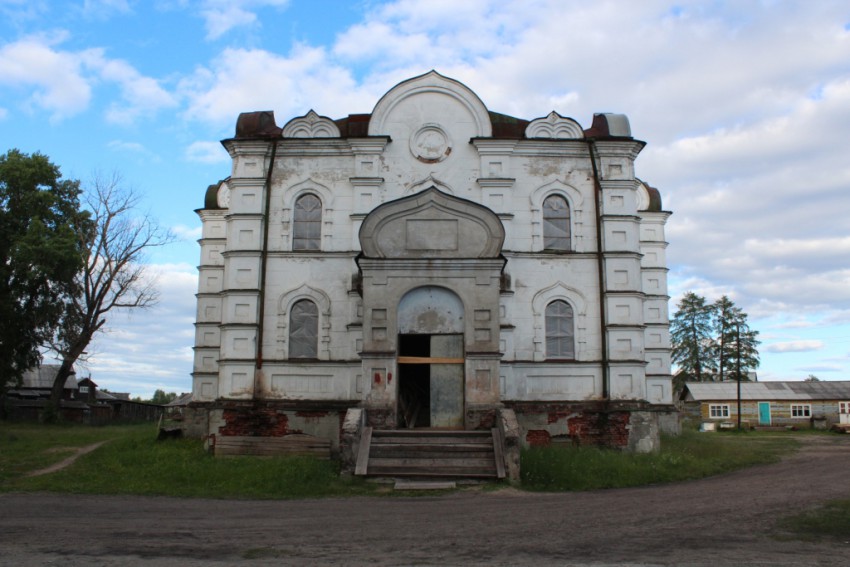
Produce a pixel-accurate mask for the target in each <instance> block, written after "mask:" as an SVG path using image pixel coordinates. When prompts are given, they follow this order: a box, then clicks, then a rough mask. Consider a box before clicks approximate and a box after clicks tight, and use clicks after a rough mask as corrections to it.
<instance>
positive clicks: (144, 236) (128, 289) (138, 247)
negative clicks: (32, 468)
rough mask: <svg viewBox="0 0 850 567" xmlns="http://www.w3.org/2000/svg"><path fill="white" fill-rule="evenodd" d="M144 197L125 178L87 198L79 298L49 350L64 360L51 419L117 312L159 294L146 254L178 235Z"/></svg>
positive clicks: (99, 184)
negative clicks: (149, 210) (143, 207)
mask: <svg viewBox="0 0 850 567" xmlns="http://www.w3.org/2000/svg"><path fill="white" fill-rule="evenodd" d="M139 200H140V197H139V195H138V194H137V193H135V192H134V191H133V190H132V189H128V188H126V187H125V186H124V185H123V184H122V179H121V176H120V175H118V174H112V175H111V176H109V177H108V178H104V177H102V176H100V175H98V176H96V177H95V179H94V182H93V184H92V187H91V189H90V190H89V191H88V192H87V193H86V195H85V196H84V198H83V203H84V207H83V208H85V209H87V210H88V212H89V214H90V218H89V220H88V222H87V223H81V226H82V228H81V229H80V230H79V232H78V238H79V239H80V243H81V245H82V248H83V249H84V251H85V252H84V264H83V268H82V270H81V271H80V273H79V274H78V275H77V277H78V279H79V281H78V287H79V293H78V294H77V295H75V296H73V297H72V298H71V299H70V300H69V301H68V302H67V304H66V308H65V313H64V316H63V319H62V322H61V325H60V327H59V331H58V332H57V333H56V335H55V336H54V339H53V341H52V342H51V344H50V345H49V348H50V349H51V350H53V351H54V352H55V353H56V354H57V355H58V356H59V357H60V358H61V360H62V363H61V365H60V367H59V372H58V373H57V374H56V378H55V380H54V381H53V389H52V391H51V396H50V401H49V403H48V405H47V407H46V408H45V418H46V419H52V418H55V417H56V416H57V415H58V412H59V403H60V400H61V398H62V390H63V388H64V385H65V381H66V380H67V379H68V376H70V375H71V372H72V371H73V367H74V364H75V363H76V362H77V361H78V360H80V359H81V357H83V356H84V355H85V353H86V348H87V347H88V345H89V343H90V342H91V341H92V339H93V338H94V337H95V335H96V334H97V333H98V331H101V330H102V329H103V327H104V325H105V324H106V321H107V316H108V314H109V313H110V312H111V311H112V310H113V309H133V308H142V309H144V308H148V307H151V306H153V305H155V304H156V303H157V300H158V297H159V294H158V291H157V288H156V285H155V281H154V279H153V278H151V277H149V274H146V269H145V268H146V266H145V263H144V260H145V255H146V252H147V251H148V250H149V249H151V248H156V247H159V246H165V245H166V244H169V243H171V242H173V240H174V236H173V234H172V233H171V232H170V231H168V230H165V229H163V228H161V227H160V226H159V225H158V224H157V222H156V221H155V220H154V219H153V218H152V217H151V216H150V215H149V214H140V213H138V212H137V209H136V207H137V206H138V205H139Z"/></svg>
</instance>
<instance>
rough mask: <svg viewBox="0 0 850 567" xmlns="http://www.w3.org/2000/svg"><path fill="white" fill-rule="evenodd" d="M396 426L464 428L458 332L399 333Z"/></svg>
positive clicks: (461, 344)
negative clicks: (397, 421)
mask: <svg viewBox="0 0 850 567" xmlns="http://www.w3.org/2000/svg"><path fill="white" fill-rule="evenodd" d="M398 345H399V348H398V372H399V381H398V388H399V391H398V416H399V424H398V425H399V427H406V428H414V427H430V428H444V429H463V425H464V424H463V407H464V355H463V335H461V334H433V335H431V334H404V335H399V336H398Z"/></svg>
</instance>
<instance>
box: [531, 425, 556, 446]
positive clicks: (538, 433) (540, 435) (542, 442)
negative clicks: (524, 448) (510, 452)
mask: <svg viewBox="0 0 850 567" xmlns="http://www.w3.org/2000/svg"><path fill="white" fill-rule="evenodd" d="M525 440H526V442H527V443H528V444H529V445H530V446H531V447H544V446H546V445H549V444H550V443H551V442H552V436H551V435H549V432H548V431H544V430H543V429H531V430H529V432H528V433H527V434H526V436H525Z"/></svg>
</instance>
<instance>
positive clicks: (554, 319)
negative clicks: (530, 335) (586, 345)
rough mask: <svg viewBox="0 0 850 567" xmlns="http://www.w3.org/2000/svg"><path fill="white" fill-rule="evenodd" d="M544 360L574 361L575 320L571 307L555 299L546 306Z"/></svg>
mask: <svg viewBox="0 0 850 567" xmlns="http://www.w3.org/2000/svg"><path fill="white" fill-rule="evenodd" d="M545 318H546V358H547V359H548V358H561V359H568V360H574V359H575V357H576V346H575V319H574V315H573V308H572V306H571V305H570V304H569V303H567V302H566V301H564V300H562V299H556V300H555V301H553V302H552V303H550V304H549V305H547V306H546V317H545Z"/></svg>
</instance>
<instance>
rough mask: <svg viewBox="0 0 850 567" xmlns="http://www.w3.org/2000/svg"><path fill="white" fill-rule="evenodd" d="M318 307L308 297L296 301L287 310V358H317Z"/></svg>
mask: <svg viewBox="0 0 850 567" xmlns="http://www.w3.org/2000/svg"><path fill="white" fill-rule="evenodd" d="M318 355H319V308H318V307H316V304H315V303H313V302H312V301H310V300H309V299H301V300H299V301H296V302H295V304H294V305H293V306H292V309H290V311H289V358H318V357H319V356H318Z"/></svg>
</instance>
